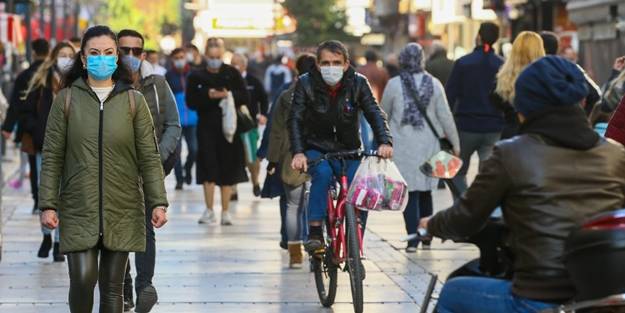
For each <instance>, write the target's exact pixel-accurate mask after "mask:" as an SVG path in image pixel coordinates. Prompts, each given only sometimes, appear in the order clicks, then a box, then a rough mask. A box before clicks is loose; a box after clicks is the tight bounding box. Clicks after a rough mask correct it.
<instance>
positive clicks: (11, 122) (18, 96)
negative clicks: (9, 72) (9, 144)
mask: <svg viewBox="0 0 625 313" xmlns="http://www.w3.org/2000/svg"><path fill="white" fill-rule="evenodd" d="M41 64H43V61H35V62H33V63H32V64H31V65H30V67H29V68H27V69H25V70H24V71H22V72H21V73H20V74H19V75H17V77H16V78H15V83H14V85H13V91H12V92H11V99H10V100H9V110H8V112H7V117H6V119H5V120H4V123H3V124H2V130H3V131H7V132H12V131H13V130H14V128H15V125H16V124H18V125H17V131H16V133H17V134H16V136H15V141H17V142H19V141H21V139H22V133H23V131H22V127H21V125H19V123H18V122H19V118H20V116H19V109H20V108H21V107H22V106H23V105H24V100H23V99H22V97H24V92H26V90H27V89H28V83H29V82H30V79H31V78H32V77H33V75H35V72H36V71H37V70H38V69H39V66H40V65H41Z"/></svg>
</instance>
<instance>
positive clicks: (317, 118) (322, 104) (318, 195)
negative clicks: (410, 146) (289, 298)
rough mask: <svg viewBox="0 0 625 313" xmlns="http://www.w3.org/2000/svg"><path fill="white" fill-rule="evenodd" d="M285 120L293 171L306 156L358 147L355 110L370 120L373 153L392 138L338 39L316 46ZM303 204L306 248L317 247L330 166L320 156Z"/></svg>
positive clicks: (385, 148) (386, 154)
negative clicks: (313, 64) (314, 62)
mask: <svg viewBox="0 0 625 313" xmlns="http://www.w3.org/2000/svg"><path fill="white" fill-rule="evenodd" d="M291 106H292V108H291V113H290V115H289V120H288V128H289V139H290V141H291V152H292V153H293V161H292V162H291V167H292V168H293V169H294V170H298V171H304V172H306V171H307V169H308V165H307V162H308V159H311V160H315V159H317V158H319V157H320V156H321V155H322V154H324V153H328V152H339V151H346V150H354V149H359V148H360V147H361V146H362V142H361V139H360V119H359V116H360V112H364V116H365V118H366V119H367V121H368V122H369V124H371V128H372V129H373V133H374V136H375V139H376V142H377V143H378V145H379V148H378V154H379V155H380V156H381V157H383V158H390V157H392V156H393V147H392V146H391V145H392V138H391V134H390V130H389V127H388V123H387V121H386V114H384V112H383V111H382V109H381V108H380V106H379V105H378V104H377V102H376V101H375V98H374V97H373V93H372V92H371V87H370V85H369V83H368V81H367V79H366V78H365V77H364V76H363V75H361V74H358V73H356V71H355V70H354V69H353V68H352V67H350V63H349V55H348V52H347V48H346V47H345V45H343V44H342V43H341V42H340V41H336V40H330V41H326V42H323V43H322V44H321V45H319V47H318V48H317V66H316V68H315V69H313V70H312V71H310V72H309V73H307V74H304V75H302V76H300V77H299V79H298V81H297V83H296V84H295V91H294V93H293V100H292V104H291ZM359 164H360V162H359V161H357V160H348V162H347V164H346V166H347V170H346V172H347V174H348V175H347V176H348V177H349V179H350V180H351V179H352V178H353V177H354V174H356V170H357V169H358V165H359ZM309 174H310V176H311V184H312V185H311V188H310V198H309V205H308V211H309V214H308V221H309V226H310V227H309V240H308V241H307V242H306V243H305V244H304V247H305V248H306V251H308V252H309V253H314V252H315V251H319V249H321V248H322V247H323V245H322V242H323V232H322V228H321V223H322V222H323V221H324V220H325V217H326V213H327V199H328V198H327V195H328V190H329V189H330V185H331V184H332V176H333V172H332V168H331V165H330V163H329V162H328V161H323V162H321V163H319V164H318V165H316V166H315V167H314V168H311V171H310V173H309Z"/></svg>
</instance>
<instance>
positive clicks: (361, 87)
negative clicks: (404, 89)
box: [288, 68, 392, 154]
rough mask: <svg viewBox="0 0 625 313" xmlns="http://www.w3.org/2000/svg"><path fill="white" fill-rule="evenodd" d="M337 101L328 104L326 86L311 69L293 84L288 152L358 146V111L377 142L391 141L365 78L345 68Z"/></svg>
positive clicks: (333, 149) (389, 133)
mask: <svg viewBox="0 0 625 313" xmlns="http://www.w3.org/2000/svg"><path fill="white" fill-rule="evenodd" d="M340 84H341V87H340V90H339V91H338V95H337V98H336V99H337V103H330V102H331V99H330V95H329V92H328V85H327V84H326V83H325V82H324V81H323V78H322V77H321V73H320V72H319V71H318V70H316V69H315V70H313V71H311V72H310V73H307V74H304V75H302V76H300V77H299V79H298V81H297V83H296V84H295V91H294V93H293V99H292V110H291V113H290V115H289V120H288V127H289V133H290V140H291V152H292V153H293V154H296V153H303V152H305V151H306V150H309V149H314V150H319V151H322V152H333V151H344V150H354V149H359V148H360V147H361V146H362V142H361V140H360V119H359V118H360V111H362V112H363V113H364V116H365V118H366V119H367V121H368V122H369V124H370V125H371V128H372V129H373V133H374V137H375V140H376V142H377V143H378V145H381V144H392V137H391V132H390V130H389V127H388V123H387V121H386V114H385V113H384V112H383V111H382V109H381V108H380V106H379V105H378V104H377V102H376V101H375V98H374V97H373V94H372V93H371V87H370V86H369V82H368V81H367V78H365V77H364V76H363V75H361V74H358V73H356V71H354V69H352V68H349V69H348V70H347V71H346V72H345V73H344V75H343V79H342V80H341V82H340Z"/></svg>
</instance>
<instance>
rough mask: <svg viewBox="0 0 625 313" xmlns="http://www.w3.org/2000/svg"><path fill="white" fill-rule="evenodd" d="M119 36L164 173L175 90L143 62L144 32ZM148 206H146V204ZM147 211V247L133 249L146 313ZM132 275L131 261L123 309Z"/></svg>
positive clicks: (150, 272)
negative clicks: (149, 115) (147, 110)
mask: <svg viewBox="0 0 625 313" xmlns="http://www.w3.org/2000/svg"><path fill="white" fill-rule="evenodd" d="M117 38H118V40H119V50H120V52H121V55H122V60H123V62H124V64H125V65H126V66H127V67H128V68H129V69H130V70H131V71H132V74H133V78H134V87H135V88H136V89H137V90H138V91H140V92H141V93H143V96H144V97H145V100H146V101H147V103H148V106H149V108H150V112H151V113H152V120H153V121H154V128H155V131H156V137H157V138H158V141H159V143H158V146H159V151H160V154H161V161H162V163H163V166H164V169H165V174H167V173H168V172H169V171H171V169H172V168H173V165H174V164H175V163H176V160H175V158H176V149H178V147H179V146H178V144H179V142H180V135H181V132H182V129H181V127H180V119H179V116H178V109H177V107H176V100H175V98H174V94H173V93H172V91H171V89H170V88H169V84H168V83H167V81H166V80H165V77H164V76H160V75H156V74H155V72H154V69H153V66H152V65H151V64H150V63H149V62H144V61H145V57H146V54H145V52H144V50H143V45H144V39H143V36H142V35H141V34H140V33H139V32H137V31H134V30H128V29H125V30H122V31H121V32H119V34H118V35H117ZM146 209H147V208H146ZM147 210H148V211H147V212H146V215H145V216H146V223H145V225H146V237H147V238H146V239H147V240H146V248H145V252H143V253H136V255H135V266H136V268H137V277H136V279H135V289H136V292H137V307H136V308H135V312H138V313H147V312H150V310H152V307H153V306H154V304H156V302H157V300H158V296H157V293H156V289H155V288H154V286H153V285H152V278H153V277H154V266H155V259H156V243H155V239H154V228H153V227H152V223H151V222H150V221H149V217H150V216H152V213H151V212H149V209H147ZM132 299H133V298H132V277H131V275H130V265H128V267H127V270H126V281H125V286H124V309H125V310H129V309H131V308H132V307H134V304H133V300H132Z"/></svg>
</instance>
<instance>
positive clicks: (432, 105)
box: [381, 43, 460, 252]
mask: <svg viewBox="0 0 625 313" xmlns="http://www.w3.org/2000/svg"><path fill="white" fill-rule="evenodd" d="M399 66H400V75H399V76H396V77H394V78H393V79H391V80H390V81H389V82H388V84H387V85H386V89H385V90H384V94H383V96H382V103H381V105H382V108H383V109H384V111H385V112H386V114H388V120H389V124H390V128H391V133H392V134H393V147H394V148H395V152H394V154H393V161H395V163H396V164H397V167H398V168H399V171H400V172H401V174H402V175H403V176H404V178H405V179H406V182H407V183H408V190H409V191H410V193H409V196H408V198H409V200H408V206H407V207H406V210H405V211H404V221H405V223H406V231H407V232H408V234H415V233H417V226H418V224H419V218H420V217H425V216H420V215H426V214H430V215H431V214H432V213H431V210H432V196H431V190H432V189H433V188H436V186H437V183H438V181H437V180H436V179H433V178H430V177H427V176H425V175H423V174H422V173H421V172H420V171H419V167H420V166H421V165H422V164H423V163H424V162H425V161H427V160H428V159H429V158H430V157H431V156H433V155H434V154H435V153H437V152H439V151H440V149H441V148H440V144H439V139H438V138H436V135H435V134H434V133H433V132H432V130H431V129H430V127H429V126H428V124H427V122H426V120H425V118H424V117H423V116H422V114H421V112H420V110H419V108H424V109H425V110H426V113H427V115H428V117H429V118H430V120H431V121H432V124H433V126H434V127H435V128H436V132H437V133H438V134H440V135H441V136H444V137H446V138H447V139H448V140H449V141H450V142H451V144H452V145H453V149H454V153H456V154H459V152H460V151H459V149H460V142H459V139H458V132H457V130H456V125H455V123H454V118H453V115H452V114H451V111H450V109H449V105H448V104H447V98H446V96H445V89H444V88H443V85H442V84H441V83H440V81H439V80H438V79H436V78H434V77H433V76H432V75H430V74H429V73H428V72H426V71H425V70H424V55H423V48H422V47H421V45H419V44H417V43H409V44H408V45H406V46H405V47H404V48H403V49H402V51H401V53H400V55H399ZM420 211H421V212H427V211H429V212H427V213H426V214H420ZM418 245H419V239H414V240H411V241H409V242H408V247H407V248H406V251H407V252H415V251H416V250H417V246H418ZM424 245H428V246H429V242H424Z"/></svg>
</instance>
